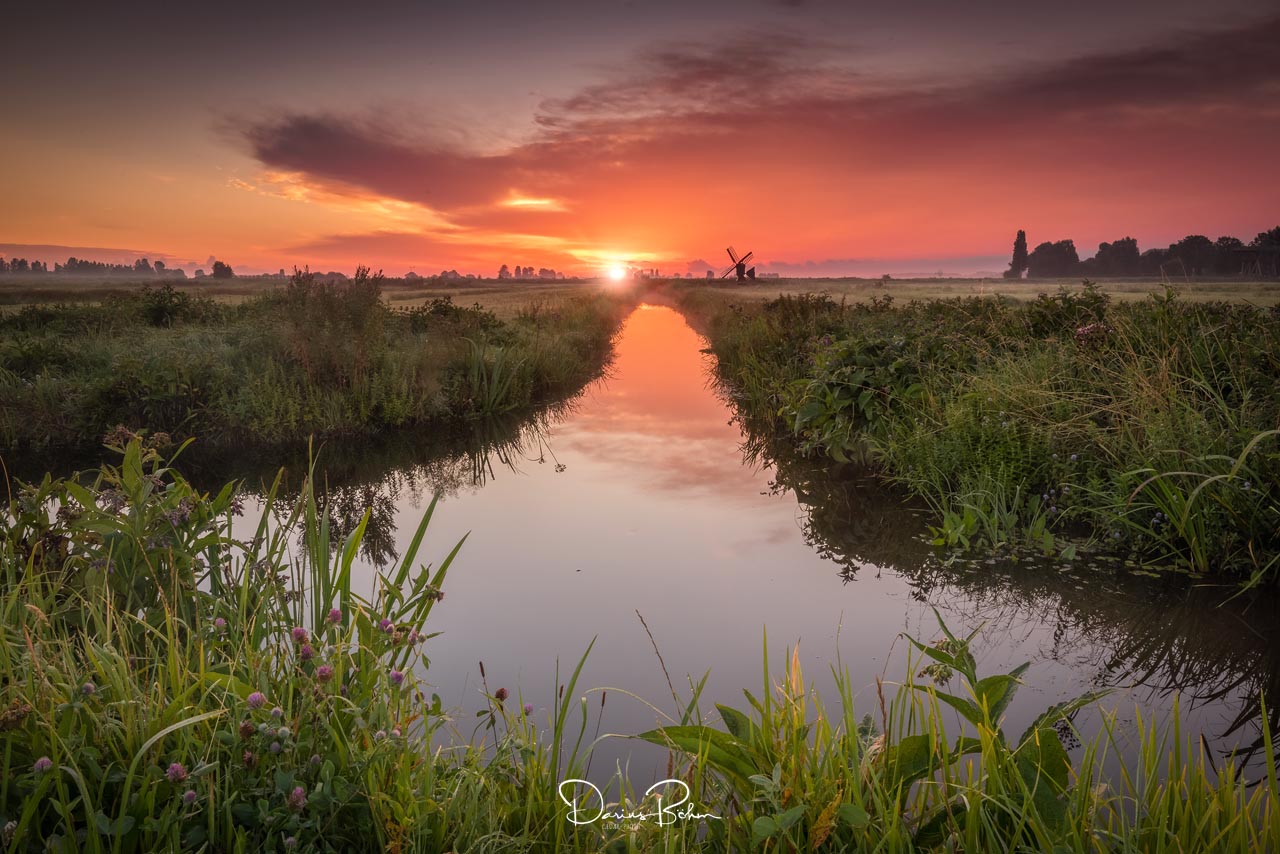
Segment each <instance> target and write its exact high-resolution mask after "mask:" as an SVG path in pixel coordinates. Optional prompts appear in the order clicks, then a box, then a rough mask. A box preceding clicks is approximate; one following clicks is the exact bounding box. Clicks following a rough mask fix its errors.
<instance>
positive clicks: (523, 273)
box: [498, 264, 565, 279]
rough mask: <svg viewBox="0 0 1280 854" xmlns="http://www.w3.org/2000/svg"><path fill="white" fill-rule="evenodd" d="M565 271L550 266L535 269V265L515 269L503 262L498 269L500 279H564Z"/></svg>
mask: <svg viewBox="0 0 1280 854" xmlns="http://www.w3.org/2000/svg"><path fill="white" fill-rule="evenodd" d="M564 277H565V276H564V273H557V272H556V271H555V270H553V269H551V268H550V267H539V268H538V269H537V271H534V269H533V267H519V266H517V267H516V268H515V269H514V270H512V268H510V267H508V266H507V265H506V264H503V265H502V267H501V268H500V269H499V270H498V278H499V279H563V278H564Z"/></svg>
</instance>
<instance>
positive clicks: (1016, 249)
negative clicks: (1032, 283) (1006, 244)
mask: <svg viewBox="0 0 1280 854" xmlns="http://www.w3.org/2000/svg"><path fill="white" fill-rule="evenodd" d="M1025 272H1027V233H1026V232H1025V231H1023V230H1022V229H1018V236H1017V237H1015V238H1014V239H1013V260H1012V261H1010V262H1009V269H1008V270H1005V271H1004V277H1005V278H1006V279H1021V278H1022V274H1023V273H1025Z"/></svg>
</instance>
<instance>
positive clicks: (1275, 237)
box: [1249, 225, 1280, 246]
mask: <svg viewBox="0 0 1280 854" xmlns="http://www.w3.org/2000/svg"><path fill="white" fill-rule="evenodd" d="M1249 245H1250V246H1280V225H1277V226H1276V227H1275V228H1273V229H1271V230H1270V231H1260V232H1258V236H1257V237H1255V238H1253V242H1252V243H1250V244H1249Z"/></svg>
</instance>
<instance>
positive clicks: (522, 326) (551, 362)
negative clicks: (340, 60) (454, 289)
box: [0, 271, 633, 450]
mask: <svg viewBox="0 0 1280 854" xmlns="http://www.w3.org/2000/svg"><path fill="white" fill-rule="evenodd" d="M632 301H633V300H632V297H631V296H630V295H629V294H628V293H626V292H623V291H610V292H604V291H601V290H587V289H583V290H581V291H580V292H578V293H576V294H573V295H561V296H560V298H558V299H556V300H555V301H554V302H553V303H552V304H549V305H548V304H543V303H541V302H540V301H539V300H538V298H537V296H536V295H533V294H531V295H530V296H528V298H527V299H526V300H525V301H524V302H523V303H522V304H521V306H520V307H519V308H513V307H512V306H507V308H509V309H511V310H510V311H507V312H505V313H504V316H503V317H499V316H498V315H497V314H495V313H494V312H493V311H490V310H487V309H485V308H482V307H480V306H478V305H476V306H472V307H463V306H462V305H459V304H456V303H454V302H453V300H452V299H451V298H450V297H448V296H437V297H433V298H431V299H430V300H428V301H426V302H423V303H421V304H417V305H413V306H410V307H393V305H392V304H391V303H389V302H388V301H387V300H386V299H385V298H384V293H383V280H382V279H381V277H379V276H376V275H369V274H368V273H367V271H361V273H359V274H358V275H357V276H356V277H355V278H354V279H352V280H350V281H346V282H339V283H332V284H326V283H321V282H319V281H317V280H316V279H315V277H314V276H310V275H307V274H299V275H297V276H295V277H294V279H293V280H292V281H291V282H290V283H289V284H288V285H287V286H284V287H280V288H277V289H273V290H270V291H268V292H266V293H260V294H258V295H256V296H251V297H246V298H244V299H243V300H240V301H238V302H234V303H232V302H226V301H219V300H215V299H213V298H211V297H207V296H202V295H199V294H193V293H190V292H188V291H187V290H185V289H183V290H180V289H175V288H172V287H169V286H158V287H146V288H141V289H135V290H131V291H128V292H125V293H122V294H117V295H113V296H108V297H106V298H104V299H102V300H101V301H100V302H97V303H77V304H56V305H49V304H39V305H29V306H27V307H25V308H23V309H20V310H18V311H15V312H11V313H9V314H7V315H5V316H4V317H3V318H0V446H2V447H5V448H9V449H21V450H51V449H53V450H57V449H81V450H82V449H84V448H88V447H94V446H96V445H97V444H98V443H100V441H101V438H102V437H103V436H104V435H105V434H106V433H107V432H108V431H110V430H112V429H113V428H114V427H116V426H118V425H123V426H125V427H127V428H129V429H134V430H137V429H145V430H148V431H151V432H153V433H161V432H163V433H167V434H169V435H170V436H171V437H172V438H173V439H174V440H180V439H182V438H186V437H196V438H198V439H199V440H200V442H201V443H202V445H205V446H208V447H238V448H243V447H245V446H259V447H261V446H274V445H287V444H293V445H297V444H300V443H303V442H305V441H306V440H307V439H309V438H316V439H321V440H323V439H326V438H351V437H370V436H375V435H380V434H384V433H386V432H389V431H395V430H404V429H407V428H415V427H423V426H433V425H435V426H438V425H442V424H447V423H449V422H458V421H466V420H470V419H475V418H481V417H490V416H493V415H499V414H502V413H509V412H513V411H521V410H525V409H528V408H530V407H533V406H537V405H539V404H545V403H548V402H551V401H553V400H555V399H556V398H557V397H562V396H564V395H567V394H569V393H571V392H572V391H574V390H575V389H577V388H580V387H581V386H582V385H584V384H585V383H586V382H588V381H589V380H590V379H592V378H593V377H595V376H597V375H599V373H600V371H601V370H602V369H603V367H604V365H605V363H606V361H607V359H608V356H609V352H610V343H611V340H612V337H613V335H614V333H615V332H616V331H617V328H618V324H619V323H620V322H621V319H622V317H623V315H624V313H625V311H626V309H627V307H628V306H629V305H631V303H632Z"/></svg>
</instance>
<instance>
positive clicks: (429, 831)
mask: <svg viewBox="0 0 1280 854" xmlns="http://www.w3.org/2000/svg"><path fill="white" fill-rule="evenodd" d="M119 439H120V443H119V444H116V445H115V446H114V449H113V450H114V452H115V454H116V459H117V462H115V463H113V464H110V465H105V466H103V467H102V468H101V469H100V470H99V471H97V472H91V473H88V474H86V475H84V476H82V477H78V478H73V479H66V480H53V479H48V480H46V481H45V482H44V483H42V484H38V485H33V486H29V487H25V488H22V489H20V490H19V491H18V493H17V494H16V495H15V496H14V497H13V499H12V501H11V503H10V505H9V508H8V514H7V516H6V522H5V524H6V531H5V534H6V536H5V537H4V540H3V551H0V585H2V586H0V613H2V615H3V621H2V623H0V625H2V626H3V628H2V629H0V631H2V632H3V636H2V638H0V771H2V772H3V773H0V833H3V837H2V838H0V844H3V845H4V846H5V849H6V850H8V851H10V852H18V851H68V852H70V851H90V852H102V851H112V852H135V851H154V850H179V849H181V850H205V851H292V850H307V851H353V850H360V851H371V850H386V851H396V852H418V851H421V852H438V851H497V850H502V851H536V852H560V851H583V852H586V851H608V852H630V851H654V850H662V851H672V852H680V851H747V850H758V851H794V850H813V851H849V850H878V851H935V850H936V851H954V850H969V851H979V850H983V851H986V850H992V851H995V850H1000V851H1004V850H1054V851H1080V852H1085V851H1089V852H1092V851H1146V852H1150V851H1188V850H1214V851H1240V852H1244V851H1262V850H1275V849H1276V848H1277V846H1280V779H1278V777H1277V770H1276V766H1275V754H1274V748H1273V745H1272V743H1271V741H1270V738H1271V734H1270V731H1269V730H1266V729H1264V731H1263V737H1264V739H1265V740H1266V744H1265V755H1266V757H1267V760H1266V764H1265V767H1264V768H1263V770H1262V773H1261V776H1259V777H1257V778H1255V779H1252V780H1249V779H1244V778H1242V777H1241V776H1239V775H1238V774H1237V772H1236V769H1235V768H1234V767H1232V765H1231V764H1230V762H1228V764H1227V765H1226V766H1225V767H1219V766H1216V765H1214V764H1213V761H1212V759H1211V758H1209V757H1208V756H1207V755H1206V753H1205V752H1204V750H1203V747H1202V746H1201V745H1196V744H1193V743H1190V742H1189V741H1188V740H1186V739H1184V737H1183V735H1182V734H1181V733H1180V732H1179V730H1178V728H1177V719H1176V716H1175V719H1174V721H1173V722H1171V723H1170V724H1169V725H1168V726H1156V725H1154V724H1152V723H1150V722H1146V721H1141V720H1140V721H1139V723H1138V726H1137V737H1138V738H1139V739H1140V742H1139V745H1138V749H1137V750H1136V751H1134V750H1131V749H1130V747H1131V746H1130V745H1128V744H1127V740H1128V739H1129V738H1131V737H1133V736H1132V734H1131V733H1126V732H1124V731H1123V729H1122V727H1120V726H1119V725H1118V724H1117V721H1116V719H1115V718H1114V717H1108V718H1106V721H1105V724H1104V727H1103V729H1102V731H1101V732H1100V733H1099V734H1098V735H1097V736H1096V737H1094V738H1091V739H1088V740H1087V741H1086V744H1085V746H1084V748H1083V750H1082V751H1079V758H1078V759H1076V760H1072V759H1071V758H1070V757H1069V756H1068V753H1067V750H1066V749H1065V748H1064V743H1067V744H1069V743H1070V742H1071V740H1072V739H1073V738H1075V737H1076V733H1075V731H1074V727H1073V724H1072V720H1073V719H1074V717H1075V715H1076V714H1077V713H1078V712H1079V710H1081V709H1082V708H1084V707H1086V706H1088V705H1090V704H1092V703H1093V702H1094V701H1095V700H1096V699H1098V697H1097V696H1096V695H1092V694H1090V695H1084V696H1081V697H1078V698H1076V699H1074V700H1071V701H1068V702H1064V703H1060V704H1057V705H1054V706H1052V707H1050V708H1048V709H1046V710H1045V711H1044V713H1043V714H1042V715H1040V716H1039V717H1038V718H1036V719H1035V721H1034V722H1033V724H1032V725H1031V726H1030V727H1029V728H1028V729H1027V731H1026V732H1023V733H1021V734H1015V733H1011V732H1005V731H1004V727H1003V719H1004V712H1005V710H1006V709H1007V708H1008V707H1009V704H1010V703H1011V702H1012V700H1013V697H1014V694H1015V692H1016V690H1017V687H1018V684H1019V682H1018V677H1019V675H1020V674H1021V672H1022V671H1023V670H1024V668H1023V667H1018V668H1014V669H1013V670H1012V671H1010V672H1008V673H996V674H989V675H980V668H979V664H978V662H979V660H980V655H981V650H975V649H973V635H958V634H953V633H952V632H951V631H950V630H949V629H948V627H946V626H945V625H943V624H942V623H941V620H939V625H938V629H937V632H936V637H933V638H909V639H908V641H909V642H910V643H911V644H912V647H913V649H914V650H915V651H916V658H915V659H914V660H913V661H912V662H910V663H909V666H908V669H907V671H906V673H905V674H904V675H903V677H902V679H901V681H899V682H896V683H894V682H888V681H886V682H884V683H883V684H881V685H880V686H879V691H878V693H879V703H878V705H876V706H875V707H873V708H869V709H856V710H855V708H854V702H853V695H852V690H851V687H850V685H849V682H848V679H847V677H845V678H843V679H841V678H840V677H839V672H840V669H839V665H837V668H836V672H837V683H836V684H837V686H838V690H837V693H838V695H839V696H836V697H828V698H826V703H825V704H824V703H823V699H822V698H819V697H818V696H816V694H815V693H814V692H813V690H812V689H811V688H810V687H808V686H807V685H806V682H805V678H804V675H803V674H802V673H801V671H800V667H799V662H798V657H797V656H795V655H792V656H790V658H789V660H790V664H789V665H788V666H787V668H786V671H785V672H784V673H782V674H771V673H770V672H769V671H768V665H767V662H768V655H767V652H768V650H769V643H768V640H767V637H766V638H764V640H763V644H762V649H763V651H764V652H765V653H766V654H765V656H764V659H763V660H764V661H765V662H766V663H765V666H764V668H763V671H762V673H761V676H762V688H761V690H759V691H755V692H753V691H750V690H748V691H745V692H744V696H745V700H746V705H745V706H744V707H742V708H740V709H738V708H731V707H729V706H718V707H717V708H716V709H715V711H714V712H712V710H710V709H706V710H704V709H702V708H701V707H700V703H699V698H698V695H699V692H700V690H701V684H702V683H698V684H691V691H690V693H689V694H688V695H687V696H684V697H680V696H676V695H675V692H674V690H673V703H674V707H673V708H672V709H671V710H670V712H669V721H670V723H669V724H668V725H665V726H661V727H658V728H656V729H654V730H652V731H649V732H645V733H638V734H633V736H634V737H636V738H638V739H641V740H644V741H648V742H652V743H655V744H659V745H662V746H664V747H667V748H668V749H669V750H670V755H671V758H670V764H669V769H670V773H669V776H670V777H671V778H672V779H674V780H679V781H681V782H682V784H683V785H684V786H687V787H688V794H689V798H690V808H692V809H693V810H695V811H696V812H697V813H699V814H701V815H702V816H703V818H701V819H678V818H676V817H675V815H674V814H673V813H670V812H668V813H662V812H661V810H662V808H663V804H662V803H661V802H659V801H658V800H657V797H658V796H659V795H665V796H666V798H667V800H666V805H667V808H668V809H671V808H672V807H674V806H678V804H677V803H676V802H675V801H673V800H672V798H673V796H674V797H678V796H679V794H680V786H678V785H677V784H669V786H670V787H671V788H667V789H659V790H657V791H656V792H651V793H648V794H646V793H637V792H633V791H631V790H630V789H629V787H628V786H627V784H626V781H625V778H624V777H623V775H622V773H621V771H619V772H618V774H617V776H616V777H615V778H614V779H613V781H612V782H611V783H610V784H609V785H608V786H605V787H602V788H601V791H602V792H604V793H607V794H606V795H605V796H604V797H605V798H606V799H607V800H608V808H609V811H610V812H625V813H629V814H630V817H624V818H621V819H617V820H608V819H601V820H593V819H594V818H595V817H596V816H598V814H599V812H600V811H601V810H602V809H604V807H605V804H602V803H600V802H599V801H595V800H592V799H591V797H590V793H589V792H586V791H581V790H576V791H574V790H565V789H562V788H561V782H562V781H564V780H566V779H569V780H572V779H585V778H586V777H587V771H586V770H585V766H586V765H587V763H588V762H589V758H590V753H591V750H592V748H593V746H594V745H595V743H596V741H597V739H598V738H602V737H611V736H600V735H599V733H600V732H601V728H600V725H601V721H602V719H603V718H604V717H605V715H606V714H607V710H608V706H607V699H608V697H607V694H606V693H603V692H596V691H588V690H584V688H583V686H581V685H579V684H578V676H579V672H580V669H581V666H582V664H581V661H579V663H578V665H577V668H575V669H572V670H568V669H566V671H565V672H563V673H562V674H560V675H558V677H557V680H556V682H557V686H556V687H557V688H558V690H557V691H556V692H555V693H554V696H556V697H558V700H557V701H556V703H555V704H554V705H552V706H551V707H550V708H544V709H542V710H535V709H534V707H533V706H532V705H528V704H525V703H524V702H523V699H522V698H521V697H520V696H518V695H516V694H514V693H512V692H511V691H509V690H508V688H507V687H505V686H501V685H489V684H488V683H487V682H486V683H485V684H484V690H485V693H486V695H487V697H488V705H487V708H486V709H485V710H482V711H481V714H480V716H479V717H478V718H476V719H470V720H466V721H462V720H455V719H452V718H451V717H450V715H449V713H448V711H447V710H446V709H443V708H442V707H441V703H440V700H439V698H438V697H434V696H425V694H424V691H423V690H422V686H423V681H422V680H423V679H424V677H425V676H426V675H428V674H429V673H430V669H429V666H430V665H429V661H428V657H429V655H430V654H431V650H432V637H433V635H432V634H431V631H430V624H431V620H430V616H431V614H432V612H433V610H434V609H435V608H437V607H448V606H447V605H446V604H445V601H444V600H445V593H446V591H447V590H448V586H449V585H448V579H449V577H450V576H451V575H453V574H456V573H458V572H466V571H467V569H466V550H465V545H464V543H457V544H456V545H455V544H449V543H443V544H438V543H435V542H432V541H430V540H429V534H430V521H431V517H432V512H433V510H434V503H433V504H432V505H431V507H429V508H428V509H427V511H426V513H425V514H424V516H423V518H422V521H421V524H420V526H419V528H418V530H417V532H416V533H415V535H414V537H413V539H412V541H411V545H410V547H409V548H408V549H407V550H406V552H405V553H404V555H403V556H402V558H401V560H400V561H399V562H398V564H396V565H395V566H392V567H390V568H388V569H387V570H385V571H384V572H382V573H380V575H379V576H378V578H377V579H376V583H375V584H374V585H373V586H372V588H371V589H356V588H355V586H353V583H352V571H351V569H352V563H353V560H354V556H355V554H356V553H357V552H358V551H359V549H360V540H361V538H362V536H363V534H364V524H363V523H361V524H360V525H358V526H357V528H356V529H355V530H354V531H352V532H351V533H350V534H349V535H347V536H346V537H342V538H338V539H337V541H336V542H335V541H334V539H333V537H332V536H331V534H332V532H331V531H330V530H329V529H328V524H329V523H328V521H327V520H328V516H329V514H328V513H327V512H326V508H325V507H324V505H323V503H322V502H321V501H320V500H318V499H317V497H316V494H315V493H314V492H313V491H312V490H311V489H310V488H309V487H308V488H305V489H304V490H303V492H302V494H301V495H300V496H299V497H298V499H297V500H296V501H295V502H292V503H289V504H276V503H275V501H274V499H273V498H271V497H270V496H269V497H268V500H267V502H266V504H265V506H264V508H263V510H262V514H261V519H260V521H259V523H258V526H257V536H255V537H253V538H252V539H249V540H245V539H237V538H234V537H233V536H231V527H230V522H231V519H232V518H233V517H234V516H235V515H236V514H237V513H239V512H241V510H240V504H239V497H238V495H237V493H236V488H235V485H234V484H231V485H228V486H227V487H226V488H224V489H221V490H219V491H217V492H215V493H201V492H198V491H197V490H195V489H193V488H192V487H191V486H190V484H189V483H187V482H186V481H185V480H184V479H183V478H182V476H181V475H180V474H179V473H178V472H177V471H176V470H175V469H174V467H173V466H172V465H171V464H170V463H171V461H170V460H169V459H168V458H167V457H166V456H164V455H163V453H162V449H160V448H158V447H157V446H156V444H155V443H154V442H151V441H148V440H146V439H144V438H142V437H137V436H123V435H122V436H120V437H119ZM55 507H56V508H57V511H56V512H53V513H51V512H50V510H51V508H55ZM366 518H367V517H366ZM273 520H276V521H273ZM294 543H296V544H297V545H296V546H295V545H293V544H294ZM428 551H430V552H431V553H432V557H433V558H434V559H435V560H434V561H431V562H429V561H428V559H427V557H426V556H425V555H426V554H427V552H428ZM589 654H590V648H589V647H588V649H587V651H586V653H584V656H583V658H584V660H585V657H586V655H589ZM704 681H705V680H704ZM711 720H714V721H715V723H714V725H712V724H710V723H708V721H711ZM604 731H605V732H607V729H606V730H604ZM441 733H445V734H447V737H446V738H445V740H444V743H443V745H442V746H436V747H433V746H432V745H433V740H432V739H433V736H437V735H439V734H441ZM589 733H590V734H589ZM436 743H437V744H439V741H438V740H437V742H436ZM1118 757H1130V758H1122V759H1121V760H1120V761H1121V773H1119V774H1117V775H1108V776H1107V778H1106V779H1105V781H1104V779H1103V777H1102V774H1101V769H1102V767H1103V766H1104V765H1105V764H1107V763H1108V762H1113V761H1116V760H1117V758H1118ZM561 792H564V796H565V797H568V798H569V799H570V800H571V801H572V802H573V803H574V804H575V805H577V806H578V807H579V808H580V809H581V810H582V812H581V813H579V814H578V815H579V817H580V819H581V822H580V823H578V824H575V823H572V822H570V821H568V820H567V815H568V812H567V810H568V806H567V805H566V803H565V802H563V801H562V799H561ZM640 813H647V814H648V817H640V816H639V815H638V814H640ZM659 815H660V816H663V817H664V818H663V819H659V818H658V816H659Z"/></svg>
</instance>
